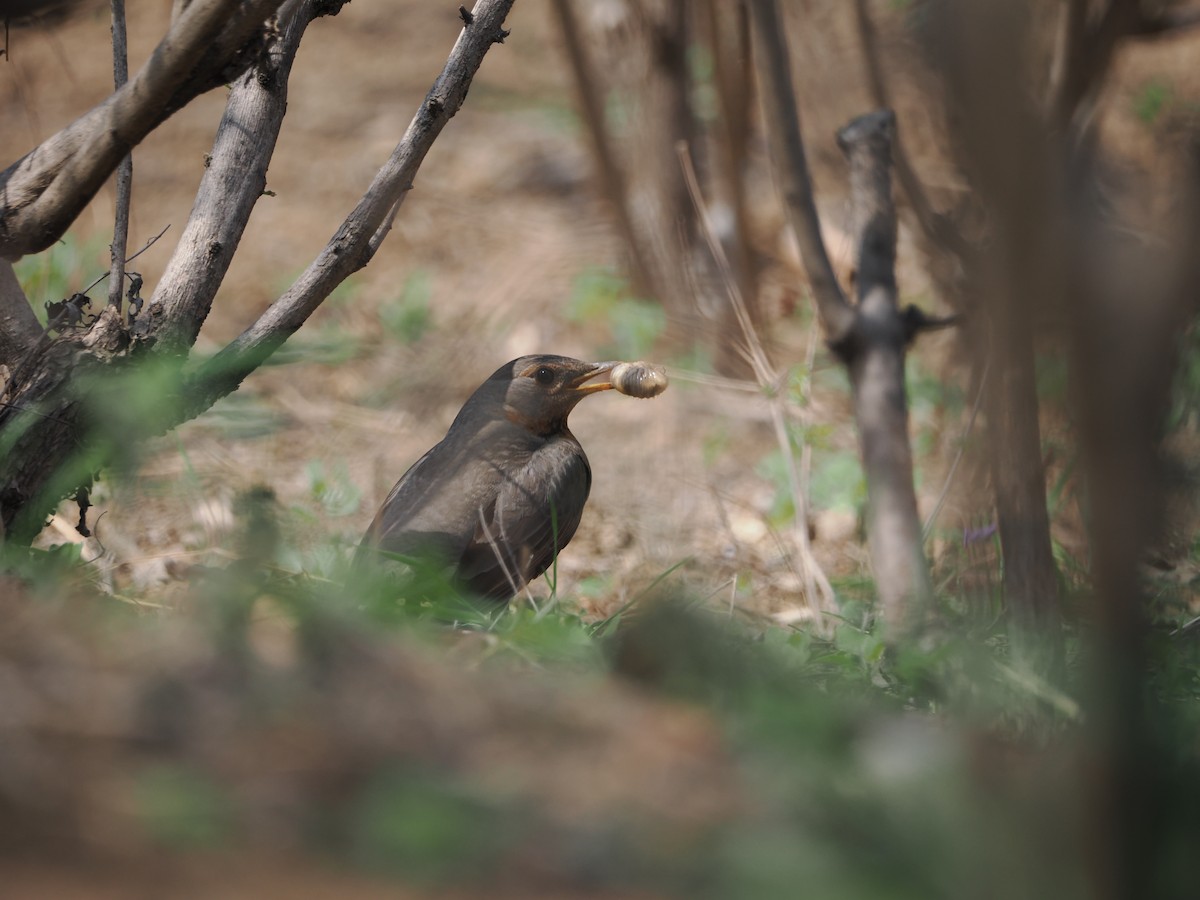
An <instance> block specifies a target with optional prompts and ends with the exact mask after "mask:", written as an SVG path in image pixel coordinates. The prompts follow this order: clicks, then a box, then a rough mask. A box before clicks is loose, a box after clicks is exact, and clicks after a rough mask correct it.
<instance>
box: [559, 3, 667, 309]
mask: <svg viewBox="0 0 1200 900" xmlns="http://www.w3.org/2000/svg"><path fill="white" fill-rule="evenodd" d="M552 6H553V9H554V12H555V14H556V16H557V17H558V26H559V30H560V31H562V35H563V44H564V45H565V46H566V52H567V60H568V61H569V62H570V64H571V72H572V74H573V75H574V76H575V85H576V87H577V88H578V90H579V105H580V107H581V109H582V112H583V121H584V124H585V125H586V126H587V129H588V134H589V136H590V138H591V140H590V141H589V142H588V144H589V146H590V147H591V148H592V153H593V154H594V155H595V157H596V170H597V174H598V175H599V176H600V183H601V185H602V186H603V190H604V194H605V196H606V197H607V198H608V201H609V202H610V203H611V204H612V207H613V214H614V215H615V216H616V220H617V229H618V231H620V233H621V239H622V240H623V241H624V242H625V249H626V251H627V252H628V253H629V262H630V265H631V268H632V269H633V272H632V275H633V279H634V282H635V285H634V286H635V288H636V289H637V291H638V292H639V293H641V294H643V295H645V296H649V297H657V296H660V292H659V291H658V290H657V287H656V285H655V279H654V275H653V272H652V270H651V268H650V266H649V264H648V263H647V262H646V259H645V256H644V255H643V253H642V241H641V240H640V239H639V238H638V235H637V230H636V229H635V228H634V225H633V215H632V214H631V213H630V211H629V196H628V191H627V190H626V185H625V178H624V175H623V174H622V173H621V168H620V166H619V165H618V164H617V160H616V154H615V153H614V152H613V149H612V141H611V140H610V139H609V134H608V126H607V125H606V123H605V119H604V105H603V103H602V102H601V100H600V91H599V90H598V89H597V87H596V76H595V69H594V67H593V65H592V62H591V59H590V58H589V56H588V52H587V48H586V47H585V46H584V43H583V39H582V38H581V37H580V34H579V23H578V21H577V20H576V18H575V10H574V8H573V7H572V5H571V0H554V3H553V4H552Z"/></svg>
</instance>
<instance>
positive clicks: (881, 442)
mask: <svg viewBox="0 0 1200 900" xmlns="http://www.w3.org/2000/svg"><path fill="white" fill-rule="evenodd" d="M894 133H895V116H894V115H893V114H892V113H891V111H890V110H881V111H879V112H874V113H869V114H867V115H865V116H860V117H859V118H857V119H855V120H854V121H853V122H851V123H850V124H848V125H847V126H845V127H844V128H843V129H842V130H841V131H839V132H838V146H839V147H840V148H841V149H842V152H843V154H844V155H845V156H846V160H847V162H848V163H849V166H850V202H851V209H852V213H853V227H852V229H851V233H852V234H853V235H854V238H855V246H856V247H857V248H858V249H857V253H858V259H857V272H858V276H857V282H856V285H857V293H858V305H857V306H856V307H855V308H854V310H853V312H854V314H855V315H854V330H853V335H852V336H851V337H849V338H848V341H849V343H848V345H847V342H843V346H844V347H845V350H846V352H845V353H844V354H843V359H845V361H846V363H847V366H848V368H849V370H850V383H851V385H852V387H853V389H854V419H855V422H856V423H857V425H858V438H859V448H860V452H861V455H862V461H863V473H864V475H865V476H866V480H867V543H868V546H869V548H870V552H871V565H872V568H873V569H874V571H875V584H876V589H877V591H878V593H879V599H880V602H881V604H882V608H883V615H884V619H885V621H886V622H887V623H888V626H889V628H890V629H891V633H890V638H891V639H895V638H897V637H899V636H902V635H904V634H905V633H906V632H907V631H909V630H910V629H911V628H913V627H914V626H915V625H916V624H917V623H918V621H919V617H920V616H921V615H922V614H923V613H924V611H925V607H926V605H927V603H928V600H929V598H930V596H931V594H932V590H931V588H930V584H929V572H928V567H927V565H926V562H925V557H924V551H923V549H922V541H921V522H920V519H919V518H918V515H917V497H916V492H915V490H914V488H913V463H912V447H911V445H910V444H909V439H908V403H907V400H906V397H905V388H904V356H905V346H906V341H905V332H904V324H903V321H902V319H901V315H900V311H899V308H898V304H897V299H896V275H895V267H896V209H895V206H894V204H893V202H892V182H891V149H892V137H893V135H894Z"/></svg>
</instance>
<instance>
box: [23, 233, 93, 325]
mask: <svg viewBox="0 0 1200 900" xmlns="http://www.w3.org/2000/svg"><path fill="white" fill-rule="evenodd" d="M13 270H14V271H15V272H16V274H17V281H18V282H19V283H20V285H21V287H22V289H23V290H24V291H25V296H26V297H28V298H29V303H30V305H32V306H33V311H34V313H35V314H36V315H37V317H38V320H39V321H40V322H41V323H42V324H43V325H44V324H45V323H46V304H47V303H53V302H56V301H58V300H62V299H65V298H66V297H70V296H71V295H72V294H74V293H75V292H76V291H82V290H83V289H84V288H86V287H87V286H88V285H90V284H91V283H92V282H93V281H95V280H96V279H97V278H99V277H100V276H101V275H103V274H104V273H105V272H106V271H107V270H108V253H107V244H106V243H105V240H104V238H103V237H101V236H99V235H94V236H90V237H87V238H85V239H80V238H78V237H76V236H74V235H72V234H68V235H67V236H66V237H64V238H63V239H62V240H61V241H59V242H58V243H57V244H55V245H54V246H53V247H51V248H50V249H49V250H45V251H43V252H41V253H37V254H34V255H33V256H26V257H24V258H23V259H21V260H20V261H19V262H17V263H15V264H14V265H13ZM98 291H99V292H100V293H97V292H98ZM107 293H108V288H107V284H106V283H105V282H101V283H100V284H99V285H97V286H96V287H95V288H93V289H92V291H91V292H90V293H89V296H90V297H91V298H92V307H91V310H90V311H91V313H93V314H94V313H96V312H98V311H99V308H100V307H101V306H103V305H104V298H105V297H106V296H107Z"/></svg>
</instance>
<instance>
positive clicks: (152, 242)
mask: <svg viewBox="0 0 1200 900" xmlns="http://www.w3.org/2000/svg"><path fill="white" fill-rule="evenodd" d="M170 227H171V225H170V223H168V224H167V225H165V226H164V227H163V230H162V231H160V232H159V233H158V234H156V235H155V236H154V237H152V238H150V240H148V241H146V243H145V244H143V245H142V249H141V250H139V251H138V252H137V253H135V254H133V256H127V257H125V262H124V265H126V266H127V265H129V264H130V263H131V262H133V261H134V260H135V259H137V258H138V257H139V256H141V255H142V254H143V253H145V252H146V251H147V250H149V249H150V248H151V247H153V246H154V245H155V244H156V243H157V242H158V239H159V238H160V237H162V236H163V235H164V234H166V233H167V229H168V228H170ZM110 274H111V272H105V273H104V274H103V275H101V276H100V277H99V278H97V279H96V280H95V281H93V282H92V283H91V284H89V285H88V286H87V287H85V288H84V289H83V290H82V291H80V292H79V293H81V294H86V293H87V292H88V291H90V290H91V289H92V288H94V287H95V286H96V285H98V284H99V283H100V282H102V281H103V280H104V279H105V278H107V277H108V276H109V275H110Z"/></svg>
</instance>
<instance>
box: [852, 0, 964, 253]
mask: <svg viewBox="0 0 1200 900" xmlns="http://www.w3.org/2000/svg"><path fill="white" fill-rule="evenodd" d="M854 11H855V18H856V21H857V23H858V38H859V45H860V47H861V48H862V54H863V62H864V63H865V65H866V69H867V87H868V89H869V91H870V94H871V102H872V103H873V104H874V105H875V106H876V107H878V108H879V109H890V108H891V106H892V104H891V101H890V98H889V97H888V90H887V80H886V79H885V78H884V74H883V68H882V67H881V65H880V62H879V41H878V40H877V37H876V33H875V24H874V23H873V22H872V21H871V15H870V13H869V12H868V11H867V0H854ZM892 164H893V165H894V166H895V167H896V177H897V178H898V179H899V181H900V187H901V188H902V189H903V190H904V195H905V196H906V197H907V198H908V202H909V204H910V205H911V206H912V209H913V213H914V214H915V215H916V217H917V223H918V224H919V225H920V226H921V231H922V232H923V233H924V234H925V237H926V238H927V239H928V240H929V241H931V242H932V243H934V244H935V245H936V246H940V247H945V248H946V249H948V250H949V251H950V252H951V253H953V254H954V255H955V256H957V257H958V258H959V259H960V260H964V261H965V260H967V259H968V258H969V257H970V256H971V255H972V254H973V250H972V248H971V246H970V245H969V244H968V243H967V241H966V240H965V239H964V238H963V236H962V234H961V233H960V232H959V230H958V229H957V228H955V227H954V225H953V224H952V223H951V222H950V220H949V219H947V218H946V217H945V216H943V215H941V214H940V213H938V212H937V211H935V210H934V208H933V204H931V203H930V202H929V197H928V195H927V194H926V193H925V189H924V188H923V187H922V186H921V179H920V178H918V177H917V173H916V170H914V169H913V166H912V162H911V161H910V160H909V158H908V153H907V151H906V150H905V147H904V141H903V140H902V139H901V135H900V132H899V130H897V132H896V135H895V140H894V141H893V143H892Z"/></svg>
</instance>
